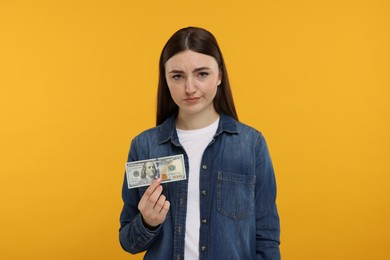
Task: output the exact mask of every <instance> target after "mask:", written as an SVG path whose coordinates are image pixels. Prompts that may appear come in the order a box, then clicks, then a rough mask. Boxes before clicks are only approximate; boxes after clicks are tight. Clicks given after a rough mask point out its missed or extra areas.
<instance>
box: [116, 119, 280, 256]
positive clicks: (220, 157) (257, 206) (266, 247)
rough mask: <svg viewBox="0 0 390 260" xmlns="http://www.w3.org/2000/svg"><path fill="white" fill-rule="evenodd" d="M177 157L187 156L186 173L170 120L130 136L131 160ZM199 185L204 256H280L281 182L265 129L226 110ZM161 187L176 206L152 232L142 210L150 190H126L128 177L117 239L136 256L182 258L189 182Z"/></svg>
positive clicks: (203, 164) (206, 154) (204, 159)
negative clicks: (278, 195)
mask: <svg viewBox="0 0 390 260" xmlns="http://www.w3.org/2000/svg"><path fill="white" fill-rule="evenodd" d="M176 154H184V159H185V166H186V171H187V174H188V172H189V169H188V157H187V155H186V152H185V150H184V149H183V147H182V146H181V144H180V142H179V139H178V136H177V133H176V127H175V118H174V117H171V118H169V119H167V120H166V121H165V122H164V123H163V124H161V125H159V126H157V127H154V128H152V129H149V130H147V131H145V132H143V133H141V134H140V135H138V136H137V137H135V138H134V139H133V141H132V143H131V147H130V152H129V156H128V161H129V162H130V161H137V160H146V159H150V158H157V157H164V156H170V155H176ZM199 182H200V185H199V189H200V198H199V200H200V216H201V224H200V225H201V226H200V237H199V258H200V259H264V260H265V259H267V260H268V259H269V260H271V259H272V260H278V259H280V250H279V244H280V224H279V216H278V212H277V207H276V202H275V200H276V181H275V175H274V170H273V166H272V162H271V158H270V155H269V152H268V148H267V144H266V142H265V139H264V137H263V135H262V134H261V133H260V132H258V131H257V130H256V129H254V128H251V127H249V126H247V125H244V124H242V123H240V122H237V121H236V120H234V119H233V118H231V117H228V116H226V115H223V114H222V115H221V118H220V121H219V126H218V129H217V131H216V133H215V136H214V138H213V140H212V141H211V143H210V144H209V145H208V146H207V148H206V150H205V151H204V154H203V157H202V162H201V168H200V180H199ZM162 186H163V194H164V195H165V196H166V197H167V200H169V202H170V204H171V207H170V210H169V212H168V215H167V218H166V220H165V222H164V223H163V224H162V225H160V226H159V227H158V228H157V229H156V230H153V231H151V230H148V229H147V228H145V226H144V225H143V223H142V218H141V215H140V212H139V211H138V208H137V206H138V202H139V200H140V199H141V197H142V195H143V193H144V192H145V190H146V189H147V187H141V188H136V189H128V188H127V181H126V177H125V180H124V183H123V190H122V197H123V201H124V206H123V209H122V213H121V215H120V224H121V227H120V231H119V239H120V243H121V245H122V247H123V249H124V250H126V251H128V252H130V253H133V254H134V253H139V252H142V251H145V250H147V252H146V254H145V259H153V260H154V259H167V260H168V259H169V260H170V259H176V260H179V259H183V258H184V237H185V226H186V225H185V221H186V207H187V188H188V182H187V180H184V181H178V182H172V183H165V184H162Z"/></svg>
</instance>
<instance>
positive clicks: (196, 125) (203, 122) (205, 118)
mask: <svg viewBox="0 0 390 260" xmlns="http://www.w3.org/2000/svg"><path fill="white" fill-rule="evenodd" d="M218 118H219V114H218V113H217V112H216V111H215V110H214V109H213V110H212V111H209V113H203V114H202V113H197V114H188V113H187V114H186V113H182V112H180V110H179V114H178V116H177V118H176V127H177V128H178V129H181V130H196V129H201V128H204V127H206V126H209V125H211V124H212V123H214V122H215V120H217V119H218Z"/></svg>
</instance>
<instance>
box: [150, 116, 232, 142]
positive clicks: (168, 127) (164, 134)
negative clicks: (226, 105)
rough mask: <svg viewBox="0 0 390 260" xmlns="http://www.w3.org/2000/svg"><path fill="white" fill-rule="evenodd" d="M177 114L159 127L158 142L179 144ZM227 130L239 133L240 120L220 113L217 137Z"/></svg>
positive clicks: (227, 131)
mask: <svg viewBox="0 0 390 260" xmlns="http://www.w3.org/2000/svg"><path fill="white" fill-rule="evenodd" d="M175 119H176V116H171V117H169V118H168V119H166V120H165V121H164V122H163V123H162V124H161V125H159V126H158V127H157V128H158V144H163V143H165V142H168V141H169V140H171V141H172V143H173V144H175V145H177V146H179V145H180V142H179V138H178V136H177V132H176V126H175ZM223 132H226V133H230V134H238V133H239V132H238V122H237V121H236V120H234V119H233V118H232V117H230V116H227V115H225V114H221V115H220V119H219V124H218V128H217V132H216V133H215V137H216V136H218V135H220V134H221V133H223Z"/></svg>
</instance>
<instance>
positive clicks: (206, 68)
mask: <svg viewBox="0 0 390 260" xmlns="http://www.w3.org/2000/svg"><path fill="white" fill-rule="evenodd" d="M201 70H210V68H209V67H206V66H203V67H199V68H196V69H194V70H193V71H192V72H198V71H201ZM168 73H184V71H182V70H171V71H169V72H168Z"/></svg>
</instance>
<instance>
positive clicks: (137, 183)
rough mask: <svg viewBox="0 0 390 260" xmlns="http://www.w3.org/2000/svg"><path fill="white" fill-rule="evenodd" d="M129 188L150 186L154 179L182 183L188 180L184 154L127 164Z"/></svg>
mask: <svg viewBox="0 0 390 260" xmlns="http://www.w3.org/2000/svg"><path fill="white" fill-rule="evenodd" d="M126 176H127V184H128V188H129V189H132V188H137V187H142V186H148V185H150V184H151V183H152V181H153V180H154V179H157V178H161V182H162V183H164V182H172V181H181V180H185V179H186V178H187V175H186V168H185V166H184V157H183V155H182V154H179V155H174V156H167V157H160V158H154V159H149V160H142V161H134V162H128V163H126Z"/></svg>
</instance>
